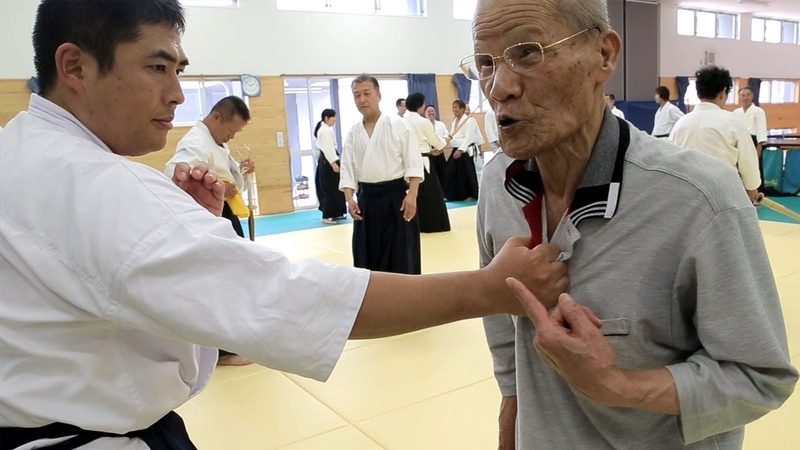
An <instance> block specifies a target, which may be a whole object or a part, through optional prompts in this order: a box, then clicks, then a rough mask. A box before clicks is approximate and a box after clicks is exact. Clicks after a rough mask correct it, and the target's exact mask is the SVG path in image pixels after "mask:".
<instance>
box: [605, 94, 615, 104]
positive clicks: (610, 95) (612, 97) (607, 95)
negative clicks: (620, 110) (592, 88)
mask: <svg viewBox="0 0 800 450" xmlns="http://www.w3.org/2000/svg"><path fill="white" fill-rule="evenodd" d="M606 97H608V99H609V100H611V101H612V102H616V101H617V97H614V94H606Z"/></svg>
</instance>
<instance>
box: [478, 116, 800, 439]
mask: <svg viewBox="0 0 800 450" xmlns="http://www.w3.org/2000/svg"><path fill="white" fill-rule="evenodd" d="M628 140H629V142H626V141H628ZM542 192H543V191H542V183H541V177H540V176H539V173H538V170H537V168H536V164H535V161H528V162H514V161H512V160H511V159H510V158H508V157H507V156H506V155H505V154H502V153H500V154H498V155H497V156H496V157H495V158H494V159H493V160H492V161H491V162H490V163H488V164H487V165H486V167H485V169H484V174H483V180H482V184H481V196H480V199H479V201H478V216H479V217H478V240H479V246H480V254H481V264H482V265H486V264H488V263H489V262H490V261H491V259H492V258H493V257H494V255H495V252H496V251H499V250H500V248H501V247H502V245H503V243H505V241H506V240H507V239H509V238H510V237H512V236H516V235H520V234H528V233H531V231H530V230H531V229H534V230H536V231H535V232H534V234H536V232H538V233H541V228H542V226H541V220H542V219H543V218H544V216H543V214H541V212H540V211H539V210H535V211H533V212H531V208H533V209H536V208H535V203H536V202H540V200H541V197H543V195H542ZM525 205H527V206H525ZM523 206H525V208H526V211H527V213H523ZM526 216H527V217H528V219H530V220H529V221H530V223H528V222H529V221H526ZM537 221H538V222H539V224H538V225H537V224H536V222H537ZM545 223H546V222H545ZM537 227H538V228H537ZM545 228H546V227H545ZM553 238H554V242H553V243H556V244H557V245H559V246H560V247H561V248H562V250H563V251H564V257H565V258H568V265H569V274H570V279H571V286H570V289H569V293H570V294H571V295H572V296H573V297H574V298H575V299H576V301H578V302H579V303H581V304H583V305H586V306H588V307H590V308H591V309H592V310H593V311H594V312H595V314H597V316H598V317H599V318H600V319H601V320H602V321H603V334H604V335H606V337H607V338H608V340H609V342H610V343H611V346H612V347H613V349H614V351H615V354H616V358H617V364H618V365H619V366H620V367H623V368H626V369H654V368H661V367H667V368H668V369H669V370H670V372H671V373H672V375H673V377H674V379H675V381H676V384H677V388H678V394H679V398H680V408H681V415H680V416H671V415H664V414H655V413H650V412H645V411H639V410H633V409H623V408H609V407H605V406H602V405H599V404H597V403H595V402H593V401H592V400H589V399H588V398H586V397H584V396H583V395H582V394H580V393H579V392H577V391H576V390H574V389H572V388H571V387H570V386H569V385H568V384H567V383H566V382H565V381H564V380H563V379H562V378H561V377H560V376H559V375H558V374H557V373H556V372H555V371H554V370H553V369H551V368H550V367H549V366H547V365H546V364H545V363H544V362H543V361H542V360H541V359H540V357H539V355H538V354H537V353H536V351H535V350H534V349H533V346H532V340H533V338H534V334H535V330H534V328H533V324H532V323H531V321H530V320H529V319H527V318H510V317H509V316H493V317H489V318H486V319H485V327H486V332H487V339H488V341H489V345H490V347H491V350H492V354H493V357H494V360H495V374H496V378H497V380H498V383H499V385H500V389H501V391H502V393H503V395H515V394H516V395H517V397H518V404H519V411H518V416H517V448H518V449H522V450H533V449H536V450H539V449H591V450H600V449H675V448H692V449H738V448H741V446H742V441H743V437H744V428H743V426H744V425H745V424H746V423H748V422H751V421H753V420H755V419H757V418H759V417H760V416H762V415H764V414H766V413H767V412H769V411H770V410H772V409H775V408H777V407H778V406H780V405H781V404H782V403H783V402H784V401H785V400H786V399H787V398H788V396H789V395H790V394H791V392H792V391H793V389H794V386H795V383H796V381H797V377H798V376H797V371H796V370H795V369H794V368H793V367H792V365H791V363H790V359H789V352H788V348H787V341H786V332H785V327H784V323H783V316H782V313H781V307H780V303H779V299H778V293H777V290H776V287H775V282H774V279H773V276H772V271H771V269H770V265H769V260H768V259H767V254H766V250H765V248H764V243H763V239H762V237H761V233H760V229H759V226H758V220H757V216H756V211H755V208H753V206H752V205H751V204H750V202H749V201H748V199H747V196H746V195H745V192H744V190H743V189H742V184H741V181H740V180H739V177H738V176H737V174H736V173H735V171H734V170H733V168H731V167H728V166H726V165H722V164H719V163H718V162H717V161H716V160H714V159H712V158H711V157H708V156H706V155H703V154H701V153H700V152H695V151H687V150H681V149H680V148H678V147H675V146H673V145H671V144H669V143H667V142H664V141H662V140H658V139H655V138H653V137H650V136H649V135H647V134H645V133H642V132H641V131H638V130H636V129H635V128H633V127H632V126H629V125H628V124H627V123H625V122H622V121H618V120H617V119H615V118H614V117H613V116H612V115H611V114H610V113H609V112H608V111H606V115H605V118H604V121H603V127H602V130H601V133H600V135H599V137H598V141H597V143H596V146H595V148H594V150H593V153H592V156H591V158H590V161H589V163H588V166H587V171H586V174H585V176H584V179H583V182H582V183H581V185H580V188H579V190H578V192H577V193H576V195H575V201H574V202H573V204H572V207H571V214H570V216H569V220H568V221H566V222H564V223H562V225H561V226H560V227H559V230H557V231H556V233H554V236H553ZM534 240H537V239H536V238H534ZM545 240H546V236H545ZM555 241H558V242H555Z"/></svg>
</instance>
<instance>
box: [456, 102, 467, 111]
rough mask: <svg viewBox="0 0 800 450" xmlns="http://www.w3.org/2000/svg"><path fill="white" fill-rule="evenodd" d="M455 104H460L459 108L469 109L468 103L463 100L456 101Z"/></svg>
mask: <svg viewBox="0 0 800 450" xmlns="http://www.w3.org/2000/svg"><path fill="white" fill-rule="evenodd" d="M453 106H458V109H467V104H466V103H464V102H462V101H461V100H456V101H454V102H453Z"/></svg>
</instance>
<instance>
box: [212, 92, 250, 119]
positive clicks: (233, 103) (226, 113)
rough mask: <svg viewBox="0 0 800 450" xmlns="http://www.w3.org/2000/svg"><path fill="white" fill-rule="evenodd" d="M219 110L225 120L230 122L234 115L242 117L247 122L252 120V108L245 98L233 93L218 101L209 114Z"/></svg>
mask: <svg viewBox="0 0 800 450" xmlns="http://www.w3.org/2000/svg"><path fill="white" fill-rule="evenodd" d="M215 112H218V113H219V115H220V116H222V121H223V122H230V121H231V120H233V118H234V117H240V118H241V119H243V120H244V121H245V122H250V108H248V107H247V103H245V102H244V100H242V99H240V98H239V97H236V96H235V95H231V96H230V97H225V98H223V99H222V100H220V101H218V102H217V104H216V105H214V107H213V108H211V112H210V113H209V114H213V113H215Z"/></svg>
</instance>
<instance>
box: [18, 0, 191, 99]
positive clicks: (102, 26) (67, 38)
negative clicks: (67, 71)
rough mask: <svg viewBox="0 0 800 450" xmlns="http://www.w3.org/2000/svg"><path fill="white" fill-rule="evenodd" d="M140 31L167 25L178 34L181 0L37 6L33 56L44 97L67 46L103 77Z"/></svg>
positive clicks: (87, 0) (50, 0) (62, 0)
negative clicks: (75, 49)
mask: <svg viewBox="0 0 800 450" xmlns="http://www.w3.org/2000/svg"><path fill="white" fill-rule="evenodd" d="M142 25H166V26H169V27H171V28H175V29H176V30H178V32H179V33H181V34H182V33H183V31H184V28H185V25H186V22H185V19H184V10H183V7H182V6H181V3H180V0H42V2H41V3H40V4H39V8H38V11H37V13H36V24H35V26H34V30H33V50H34V64H35V66H36V74H37V76H38V78H39V85H40V87H41V91H40V94H41V95H43V96H46V95H47V94H48V93H49V91H50V90H51V89H52V88H53V87H54V86H55V84H56V81H57V79H58V72H57V69H56V58H55V54H56V50H58V48H59V47H60V46H61V45H63V44H66V43H72V44H75V45H77V46H78V47H80V48H81V49H82V50H83V51H85V52H87V53H89V54H90V55H92V56H93V57H94V58H95V59H96V60H97V65H98V72H99V74H100V75H106V74H108V73H109V72H110V71H111V70H112V69H113V68H114V63H115V54H116V49H117V47H118V46H119V45H120V44H124V43H128V42H134V41H136V40H137V39H139V37H140V30H139V28H140V27H141V26H142Z"/></svg>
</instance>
